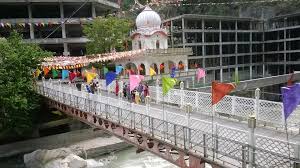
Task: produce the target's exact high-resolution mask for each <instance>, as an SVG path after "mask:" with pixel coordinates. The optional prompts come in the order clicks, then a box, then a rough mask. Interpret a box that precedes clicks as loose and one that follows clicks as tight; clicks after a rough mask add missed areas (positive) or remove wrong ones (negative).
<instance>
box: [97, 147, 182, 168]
mask: <svg viewBox="0 0 300 168" xmlns="http://www.w3.org/2000/svg"><path fill="white" fill-rule="evenodd" d="M135 151H136V148H128V149H126V150H123V151H120V152H117V153H115V154H111V155H106V156H101V157H99V158H95V160H99V159H100V161H102V162H103V161H104V162H106V160H107V159H110V160H111V161H108V162H106V163H107V164H106V166H105V168H177V166H175V165H174V164H172V163H170V162H168V161H166V160H164V159H162V158H160V157H157V156H155V155H153V154H152V153H150V152H146V151H144V152H141V153H136V152H135Z"/></svg>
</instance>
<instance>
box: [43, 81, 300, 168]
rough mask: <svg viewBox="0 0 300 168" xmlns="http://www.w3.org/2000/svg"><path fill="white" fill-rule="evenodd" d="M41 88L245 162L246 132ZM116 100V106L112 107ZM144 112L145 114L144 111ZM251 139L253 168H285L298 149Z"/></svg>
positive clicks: (208, 153)
mask: <svg viewBox="0 0 300 168" xmlns="http://www.w3.org/2000/svg"><path fill="white" fill-rule="evenodd" d="M43 86H44V87H43ZM43 86H42V85H38V86H37V91H38V92H39V93H40V94H42V95H44V96H46V97H49V98H50V99H53V100H56V101H58V102H61V103H64V104H68V105H70V106H72V107H74V108H78V109H80V110H82V111H86V112H89V113H91V114H94V115H97V116H100V117H103V118H106V119H108V120H111V121H113V122H116V123H121V124H122V125H124V126H126V127H128V128H131V129H136V130H139V131H142V132H145V133H149V135H153V136H154V137H155V138H159V139H161V140H164V141H166V142H168V143H171V144H173V145H175V146H177V147H179V148H182V149H189V150H191V151H193V152H196V153H199V154H201V155H202V156H204V157H208V158H210V159H211V158H212V159H216V160H221V161H222V162H223V163H226V164H230V165H232V166H235V167H244V166H245V164H248V162H249V156H248V155H249V154H248V153H249V152H248V150H249V145H248V136H249V133H248V132H246V131H243V130H239V129H235V128H230V127H227V126H223V125H219V124H217V123H214V124H213V123H211V122H208V121H203V120H200V119H198V118H194V117H191V118H188V117H186V116H185V115H180V114H176V113H174V112H171V111H167V110H164V111H162V110H161V109H157V108H153V107H150V108H149V109H147V108H146V106H143V105H132V104H131V109H129V108H128V107H126V108H124V107H122V104H127V103H126V101H123V100H120V99H115V98H111V97H106V96H101V95H96V94H95V95H94V94H87V93H86V92H82V91H77V90H75V89H72V88H68V87H69V86H63V87H62V86H59V85H53V84H50V83H47V84H44V85H43ZM62 88H63V89H62ZM103 99H104V100H103ZM116 100H117V101H118V102H119V104H115V102H116ZM133 109H136V110H133ZM140 110H141V111H140ZM147 110H148V111H149V112H145V111H147ZM147 113H148V114H149V115H147ZM157 114H159V115H157ZM164 115H165V118H166V120H164V118H163V116H164ZM255 137H256V147H255V162H254V164H255V165H256V166H257V167H278V168H280V167H289V165H290V164H291V163H293V162H294V161H295V160H296V159H295V155H296V154H295V151H294V149H295V148H298V145H296V144H292V143H287V142H285V141H281V140H277V139H273V138H269V137H265V136H262V135H256V136H255Z"/></svg>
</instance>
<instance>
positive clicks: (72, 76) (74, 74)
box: [69, 72, 76, 82]
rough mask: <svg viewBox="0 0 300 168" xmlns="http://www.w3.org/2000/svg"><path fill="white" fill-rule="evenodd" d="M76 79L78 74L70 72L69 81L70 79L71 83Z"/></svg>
mask: <svg viewBox="0 0 300 168" xmlns="http://www.w3.org/2000/svg"><path fill="white" fill-rule="evenodd" d="M75 77H76V73H75V72H70V73H69V79H70V81H71V82H72V81H73V80H74V79H75Z"/></svg>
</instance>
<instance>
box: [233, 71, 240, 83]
mask: <svg viewBox="0 0 300 168" xmlns="http://www.w3.org/2000/svg"><path fill="white" fill-rule="evenodd" d="M233 80H234V83H235V84H236V85H238V84H240V80H239V72H238V71H235V72H234V74H233Z"/></svg>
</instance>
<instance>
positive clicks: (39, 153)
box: [24, 148, 78, 168]
mask: <svg viewBox="0 0 300 168" xmlns="http://www.w3.org/2000/svg"><path fill="white" fill-rule="evenodd" d="M76 152H78V151H76ZM76 152H75V153H76ZM73 153H74V151H73V150H71V149H69V148H59V149H53V150H44V149H43V150H41V149H38V150H36V151H34V152H32V153H29V154H25V155H24V163H25V166H26V167H27V168H42V167H44V165H46V164H47V163H48V162H50V161H52V160H57V159H64V158H65V157H67V156H68V155H70V154H73Z"/></svg>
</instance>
